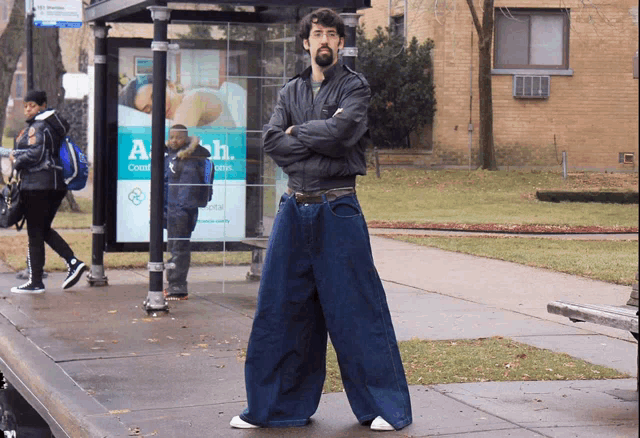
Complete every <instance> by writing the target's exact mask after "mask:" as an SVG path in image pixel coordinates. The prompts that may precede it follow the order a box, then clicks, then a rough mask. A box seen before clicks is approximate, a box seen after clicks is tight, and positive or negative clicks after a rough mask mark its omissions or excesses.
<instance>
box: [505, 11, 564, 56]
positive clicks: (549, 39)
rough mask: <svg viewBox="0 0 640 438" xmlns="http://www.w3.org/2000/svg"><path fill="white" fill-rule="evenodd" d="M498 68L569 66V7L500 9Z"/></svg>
mask: <svg viewBox="0 0 640 438" xmlns="http://www.w3.org/2000/svg"><path fill="white" fill-rule="evenodd" d="M495 23H496V28H495V49H494V50H495V53H494V68H518V69H521V68H531V69H540V68H545V69H568V68H569V11H568V10H558V9H510V8H504V7H501V8H497V9H496V19H495Z"/></svg>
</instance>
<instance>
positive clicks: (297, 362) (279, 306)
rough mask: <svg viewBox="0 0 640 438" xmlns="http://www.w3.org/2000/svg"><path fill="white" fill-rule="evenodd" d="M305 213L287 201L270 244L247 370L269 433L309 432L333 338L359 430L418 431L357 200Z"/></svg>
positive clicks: (249, 417)
mask: <svg viewBox="0 0 640 438" xmlns="http://www.w3.org/2000/svg"><path fill="white" fill-rule="evenodd" d="M324 201H325V202H324V203H321V204H299V203H297V202H296V200H295V198H294V197H292V196H290V195H287V194H285V195H283V196H282V199H281V200H280V208H279V211H278V214H277V215H276V219H275V223H274V227H273V230H272V233H271V237H270V239H269V246H268V249H267V253H266V257H265V261H264V267H263V271H262V278H261V282H260V289H259V292H258V303H257V309H256V313H255V318H254V320H253V327H252V330H251V335H250V337H249V346H248V349H247V358H246V363H245V384H246V389H247V402H248V407H247V409H246V410H245V411H244V412H243V413H242V415H241V418H242V419H243V420H244V421H247V422H249V423H252V424H255V425H259V426H263V427H290V426H304V425H305V424H307V423H308V421H309V418H310V417H311V416H312V415H313V414H314V413H315V411H316V409H317V408H318V404H319V402H320V395H321V394H322V387H323V384H324V379H325V372H326V348H327V331H328V333H329V335H330V336H331V342H332V343H333V346H334V348H335V350H336V353H337V356H338V363H339V366H340V373H341V375H342V381H343V384H344V387H345V391H346V393H347V398H348V400H349V403H350V405H351V409H352V410H353V413H354V414H355V416H356V418H357V419H358V421H359V422H360V423H366V422H368V421H371V420H372V419H374V418H375V417H377V416H379V415H380V416H382V418H384V419H385V420H386V421H387V422H389V423H390V424H391V425H392V426H393V427H394V428H395V429H401V428H403V427H405V426H407V425H409V424H411V421H412V416H411V402H410V399H409V388H408V386H407V380H406V377H405V374H404V368H403V365H402V361H401V358H400V352H399V350H398V345H397V341H396V337H395V332H394V330H393V325H392V323H391V315H390V313H389V307H388V305H387V300H386V297H385V293H384V289H383V287H382V282H381V281H380V278H379V277H378V273H377V271H376V269H375V266H374V263H373V256H372V253H371V244H370V241H369V232H368V230H367V225H366V223H365V221H364V217H363V215H362V212H361V209H360V205H359V204H358V201H357V199H356V196H355V194H354V195H347V196H343V197H341V198H338V199H336V200H334V201H331V202H328V201H327V200H326V197H324Z"/></svg>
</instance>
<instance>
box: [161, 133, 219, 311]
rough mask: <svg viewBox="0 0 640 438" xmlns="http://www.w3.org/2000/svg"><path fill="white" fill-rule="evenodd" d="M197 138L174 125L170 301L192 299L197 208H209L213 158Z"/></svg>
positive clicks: (169, 152)
mask: <svg viewBox="0 0 640 438" xmlns="http://www.w3.org/2000/svg"><path fill="white" fill-rule="evenodd" d="M199 142H200V139H199V138H198V137H189V135H188V132H187V128H186V127H185V126H184V125H173V126H172V127H171V129H170V130H169V142H168V144H167V147H166V150H165V170H164V181H165V218H166V228H167V234H168V242H167V250H168V251H169V252H170V253H171V258H170V259H169V263H173V264H174V265H175V267H173V268H172V269H168V270H167V282H168V283H169V286H168V288H167V289H166V290H165V298H166V299H167V300H171V301H179V300H186V299H188V297H189V292H188V288H187V274H188V273H189V265H190V264H191V248H190V247H191V233H192V232H193V230H194V229H195V226H196V223H197V221H198V207H201V206H203V205H206V202H207V201H208V196H209V192H208V190H209V188H208V187H207V185H206V184H205V160H208V159H209V157H210V156H211V154H210V153H209V151H208V150H206V149H205V148H204V147H202V146H200V145H199Z"/></svg>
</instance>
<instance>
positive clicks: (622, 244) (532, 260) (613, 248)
mask: <svg viewBox="0 0 640 438" xmlns="http://www.w3.org/2000/svg"><path fill="white" fill-rule="evenodd" d="M388 237H392V238H394V239H398V240H403V241H405V242H410V243H416V244H418V245H424V246H431V247H435V248H440V249H444V250H447V251H455V252H461V253H465V254H472V255H477V256H480V257H488V258H492V259H499V260H506V261H509V262H515V263H520V264H522V265H527V266H535V267H539V268H547V269H551V270H554V271H558V272H565V273H567V274H572V275H580V276H583V277H588V278H592V279H596V280H602V281H606V282H609V283H617V284H624V285H630V284H631V283H632V282H633V280H634V278H635V275H636V271H637V270H638V241H633V240H625V241H609V240H606V241H602V240H598V241H595V240H554V239H544V238H539V239H533V238H518V237H508V238H504V237H423V236H408V235H389V236H388Z"/></svg>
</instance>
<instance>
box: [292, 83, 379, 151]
mask: <svg viewBox="0 0 640 438" xmlns="http://www.w3.org/2000/svg"><path fill="white" fill-rule="evenodd" d="M370 98H371V91H370V90H369V87H368V86H366V85H364V84H363V85H362V86H360V87H358V88H355V89H354V90H353V91H351V92H350V93H348V94H347V95H345V96H344V97H343V98H342V100H341V101H340V103H339V107H338V108H337V109H336V111H335V113H334V114H333V115H332V116H331V117H329V118H328V119H326V120H310V121H308V122H305V123H303V124H301V125H296V126H295V127H294V128H293V129H292V135H293V136H294V137H295V138H297V139H298V140H300V142H301V143H302V144H303V145H304V146H306V147H308V148H309V149H311V150H312V151H314V152H317V153H319V154H322V155H326V156H329V157H343V156H345V155H346V154H347V152H348V151H349V149H350V148H352V147H353V146H354V145H356V144H357V143H358V141H359V140H360V138H362V136H363V135H364V134H365V132H367V129H368V126H367V108H368V107H369V100H370Z"/></svg>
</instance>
